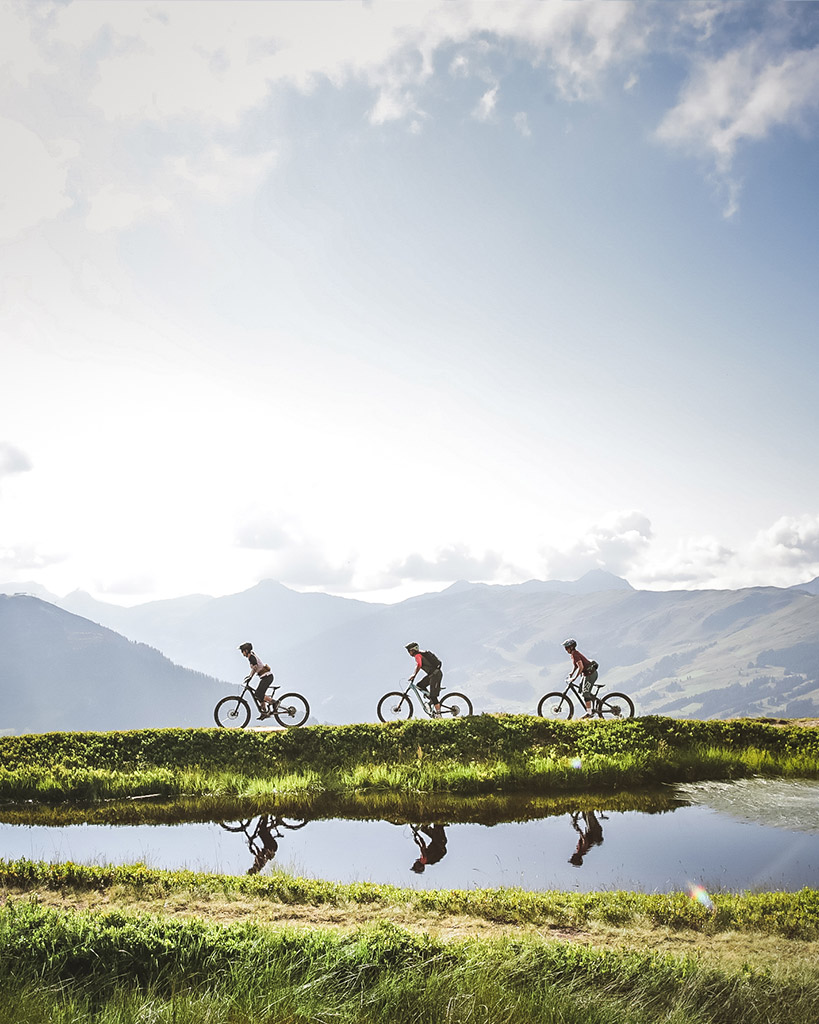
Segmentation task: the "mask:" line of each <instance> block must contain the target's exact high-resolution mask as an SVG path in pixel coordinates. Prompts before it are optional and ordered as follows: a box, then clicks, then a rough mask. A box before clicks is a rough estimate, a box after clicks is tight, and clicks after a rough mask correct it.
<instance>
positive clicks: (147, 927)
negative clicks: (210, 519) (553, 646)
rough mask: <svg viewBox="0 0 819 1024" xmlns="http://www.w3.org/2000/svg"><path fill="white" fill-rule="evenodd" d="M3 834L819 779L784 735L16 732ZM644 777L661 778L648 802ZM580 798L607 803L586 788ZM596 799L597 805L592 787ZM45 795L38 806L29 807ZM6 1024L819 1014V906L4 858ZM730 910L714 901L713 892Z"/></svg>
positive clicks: (789, 1017) (425, 726) (2, 776)
mask: <svg viewBox="0 0 819 1024" xmlns="http://www.w3.org/2000/svg"><path fill="white" fill-rule="evenodd" d="M0 764H2V768H0V798H2V799H3V800H5V801H6V806H5V807H3V808H2V810H0V820H4V821H12V822H25V823H33V822H35V821H36V822H39V823H44V824H65V823H68V822H91V821H93V822H109V823H115V822H118V823H126V822H127V823H137V822H142V821H180V820H185V821H206V820H231V819H236V818H245V817H247V818H250V817H252V816H253V815H254V814H256V813H262V812H265V811H268V810H269V809H270V807H271V806H275V808H276V810H277V813H279V814H281V815H287V816H289V817H293V818H296V817H312V818H314V817H321V816H338V815H344V816H348V817H372V816H376V815H377V816H382V817H392V818H394V819H399V820H405V821H406V820H422V819H427V818H428V812H429V811H430V809H431V808H435V810H436V812H438V813H439V814H441V813H443V815H444V816H445V817H446V818H447V819H450V820H451V819H457V820H462V821H470V820H471V821H501V820H507V821H508V820H526V819H528V818H532V817H536V816H541V815H544V814H548V813H565V812H566V811H567V810H573V809H576V806H577V803H578V800H579V799H582V800H583V801H584V802H586V801H588V800H589V799H593V802H594V805H595V806H596V807H599V808H603V809H618V810H626V809H641V810H649V811H653V810H664V809H667V808H668V807H670V806H674V805H675V803H676V799H675V797H674V795H673V793H670V792H669V791H668V789H666V788H664V787H662V786H661V785H658V784H662V783H668V782H677V781H689V780H697V779H725V778H739V777H744V776H749V775H755V774H769V775H780V776H785V775H791V776H802V777H816V776H819V730H815V729H810V728H806V727H799V726H796V725H787V726H785V727H780V726H778V725H775V724H773V723H768V722H760V721H734V722H691V721H676V720H672V719H664V718H643V719H634V720H631V721H627V722H549V721H546V720H544V719H539V718H532V717H530V716H488V715H483V716H477V717H474V718H469V719H463V720H460V721H456V722H430V721H419V722H414V721H411V722H404V723H388V724H385V725H358V726H342V727H322V726H316V727H311V728H307V729H298V730H290V731H287V732H281V733H254V732H230V731H225V730H218V729H212V730H211V729H208V730H181V729H167V730H151V731H147V730H146V731H134V732H119V733H73V734H61V733H54V734H47V735H42V736H20V737H1V738H0ZM636 787H642V788H636ZM578 794H582V797H580V796H579V795H578ZM592 794H593V796H592ZM23 801H28V803H26V804H23ZM0 895H2V897H4V906H2V907H0V1024H5V1022H9V1024H11V1022H14V1024H46V1022H48V1024H165V1022H167V1024H246V1022H247V1021H248V1020H253V1021H256V1022H258V1024H307V1022H311V1024H312V1022H316V1024H319V1022H321V1024H325V1022H330V1021H332V1022H333V1024H376V1022H377V1024H382V1022H383V1024H387V1022H389V1024H392V1022H396V1024H410V1022H411V1024H416V1022H420V1021H424V1022H427V1021H429V1022H439V1021H440V1022H444V1024H479V1022H485V1024H495V1022H503V1024H524V1022H525V1024H530V1022H532V1021H539V1022H544V1024H552V1022H555V1024H557V1022H561V1024H655V1022H663V1024H735V1022H736V1021H742V1022H743V1024H780V1022H781V1024H785V1022H787V1024H815V1021H816V1020H817V1019H819V967H818V966H817V964H819V955H818V951H819V891H817V890H813V889H810V890H808V889H805V890H802V891H801V892H797V893H746V894H743V895H730V894H712V896H711V903H710V905H709V906H708V907H705V906H703V905H702V904H701V903H700V902H698V901H697V900H694V899H691V898H690V897H689V896H688V895H687V894H684V893H670V894H640V893H630V892H599V893H575V892H570V893H568V892H540V893H537V892H528V891H524V890H519V889H492V890H480V889H476V890H456V891H449V890H423V889H419V890H414V889H413V890H405V889H400V888H397V887H392V886H380V885H374V884H370V883H357V884H337V883H332V882H324V881H315V880H309V879H302V878H295V877H292V876H289V875H287V874H284V873H282V872H275V871H274V872H273V873H271V874H265V875H252V876H251V875H241V876H224V875H216V874H206V873H199V872H190V871H162V870H157V869H151V868H148V867H146V866H144V865H140V864H137V865H131V866H123V867H116V866H111V865H106V866H93V865H78V864H73V863H63V864H45V863H41V862H32V861H28V860H18V861H3V860H0ZM706 902H707V901H706Z"/></svg>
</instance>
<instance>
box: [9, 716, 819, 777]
mask: <svg viewBox="0 0 819 1024" xmlns="http://www.w3.org/2000/svg"><path fill="white" fill-rule="evenodd" d="M694 747H724V748H728V749H731V748H735V749H739V748H743V747H754V748H757V749H759V750H762V751H766V752H769V753H771V754H774V755H777V756H784V757H792V756H805V757H809V758H814V759H816V760H819V729H809V728H800V727H798V726H790V727H784V728H783V727H780V726H775V725H771V724H768V723H766V722H763V721H756V720H733V721H727V722H725V721H690V720H681V719H674V718H662V717H658V716H651V717H646V718H634V719H630V720H629V721H623V722H552V721H548V720H546V719H542V718H535V717H532V716H529V715H508V716H505V715H498V716H496V715H477V716H474V717H470V718H464V719H461V720H459V721H455V722H436V721H422V720H419V721H409V722H389V723H386V724H383V725H373V724H364V725H340V726H311V727H308V728H301V729H289V730H287V731H282V732H253V731H233V730H224V729H216V728H214V729H141V730H134V731H130V732H107V733H93V732H87V733H45V734H43V735H26V736H3V737H0V763H2V765H3V766H4V767H5V768H6V770H8V771H14V770H16V769H21V768H30V767H33V766H49V765H56V764H59V765H60V766H62V767H63V768H65V769H107V770H111V771H118V772H128V771H140V770H144V769H146V768H154V767H157V768H169V769H172V770H178V769H182V768H192V767H198V768H202V769H207V770H216V771H241V772H245V773H249V774H258V773H269V772H276V773H282V772H289V771H302V770H304V769H306V768H311V769H313V770H315V771H319V772H321V771H323V770H328V769H338V768H347V767H354V766H356V765H358V764H361V763H362V762H373V763H380V764H401V763H406V762H407V761H416V760H418V758H419V757H423V756H424V755H426V756H429V757H434V758H436V759H439V760H447V759H453V760H460V761H470V760H473V761H474V760H478V761H480V760H483V759H492V760H495V759H506V760H508V759H514V758H517V757H520V756H521V755H522V754H528V755H533V754H537V753H539V752H541V753H543V754H545V755H551V756H555V757H561V756H574V755H578V756H580V757H583V756H584V755H589V754H601V755H605V756H608V757H611V756H616V755H618V754H629V755H637V754H641V753H642V754H650V755H655V756H656V755H657V754H658V752H660V753H662V752H664V751H667V752H669V753H671V752H681V751H685V750H688V749H691V748H694Z"/></svg>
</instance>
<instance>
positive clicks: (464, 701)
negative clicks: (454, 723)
mask: <svg viewBox="0 0 819 1024" xmlns="http://www.w3.org/2000/svg"><path fill="white" fill-rule="evenodd" d="M440 704H441V718H464V717H466V716H467V715H471V714H472V701H471V700H470V699H469V697H467V696H466V694H465V693H456V692H455V691H453V692H452V693H445V694H444V696H443V697H441V699H440Z"/></svg>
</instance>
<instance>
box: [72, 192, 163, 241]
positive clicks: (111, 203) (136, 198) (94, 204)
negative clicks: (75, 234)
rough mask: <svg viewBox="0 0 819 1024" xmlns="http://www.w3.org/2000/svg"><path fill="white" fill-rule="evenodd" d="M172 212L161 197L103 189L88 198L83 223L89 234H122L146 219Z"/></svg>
mask: <svg viewBox="0 0 819 1024" xmlns="http://www.w3.org/2000/svg"><path fill="white" fill-rule="evenodd" d="M172 209H173V203H171V201H170V200H169V199H167V198H165V197H164V196H153V197H151V196H147V195H140V194H139V193H136V192H124V191H120V190H117V189H114V188H112V187H111V186H106V187H105V188H103V189H102V190H101V191H99V192H98V193H97V194H96V195H95V196H93V197H91V199H90V200H89V205H88V212H87V213H86V217H85V224H86V227H87V228H88V230H89V231H98V232H103V231H121V230H122V229H123V228H127V227H130V226H131V225H132V224H135V223H137V221H140V220H143V219H144V218H145V217H148V216H156V215H163V214H167V213H168V212H170V210H172Z"/></svg>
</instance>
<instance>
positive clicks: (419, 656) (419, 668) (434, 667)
mask: <svg viewBox="0 0 819 1024" xmlns="http://www.w3.org/2000/svg"><path fill="white" fill-rule="evenodd" d="M406 646H407V651H408V652H409V655H410V657H411V658H414V659H415V671H414V672H413V673H412V675H411V676H410V677H409V681H410V682H413V681H414V679H415V677H416V676H417V675H418V673H419V672H426V676H425V677H424V678H423V679H422V680H421V682H420V683H419V684H418V689H419V690H426V688H427V687H429V699H430V703H431V704H432V706H433V707H434V708H435V710H436V711H440V710H441V705H440V704H439V703H438V697H439V695H440V693H441V681H442V680H443V678H444V673H443V672H442V671H441V659H440V658H439V657H438V656H437V655H435V654H433V653H432V651H422V650H421V649H420V647H419V646H418V644H407V645H406Z"/></svg>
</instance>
